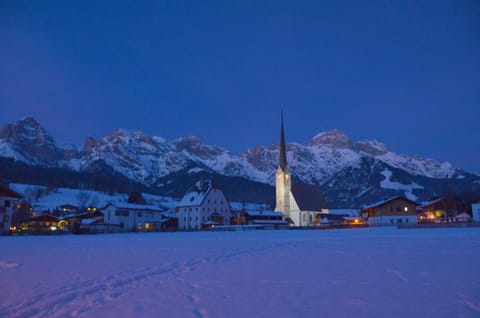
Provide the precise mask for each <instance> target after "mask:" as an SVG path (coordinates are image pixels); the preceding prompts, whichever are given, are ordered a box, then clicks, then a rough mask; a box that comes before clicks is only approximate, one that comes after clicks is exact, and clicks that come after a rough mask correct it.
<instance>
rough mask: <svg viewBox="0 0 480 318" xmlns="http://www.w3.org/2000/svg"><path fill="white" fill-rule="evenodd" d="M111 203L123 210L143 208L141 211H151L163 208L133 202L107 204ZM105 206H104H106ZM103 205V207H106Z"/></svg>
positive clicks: (159, 210)
mask: <svg viewBox="0 0 480 318" xmlns="http://www.w3.org/2000/svg"><path fill="white" fill-rule="evenodd" d="M109 205H112V206H114V207H116V208H119V209H125V210H143V211H152V212H163V209H162V208H160V207H158V206H155V205H143V204H133V203H109V204H107V206H109ZM107 206H106V207H107ZM106 207H105V208H106Z"/></svg>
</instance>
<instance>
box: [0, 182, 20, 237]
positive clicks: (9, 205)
mask: <svg viewBox="0 0 480 318" xmlns="http://www.w3.org/2000/svg"><path fill="white" fill-rule="evenodd" d="M21 198H22V195H21V194H19V193H17V192H15V191H13V190H12V189H10V188H8V187H6V186H4V185H2V184H0V234H6V233H9V232H10V226H11V225H12V215H13V209H14V207H15V205H16V204H17V201H18V200H20V199H21Z"/></svg>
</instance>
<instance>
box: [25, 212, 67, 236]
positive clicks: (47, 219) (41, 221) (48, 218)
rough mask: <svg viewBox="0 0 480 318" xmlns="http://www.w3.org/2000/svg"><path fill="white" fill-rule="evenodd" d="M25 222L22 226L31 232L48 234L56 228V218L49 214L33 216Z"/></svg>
mask: <svg viewBox="0 0 480 318" xmlns="http://www.w3.org/2000/svg"><path fill="white" fill-rule="evenodd" d="M26 223H27V224H26V225H27V226H26V227H25V225H24V226H22V228H23V230H24V231H25V230H26V231H27V232H28V233H31V234H50V233H52V232H56V231H57V229H58V227H57V225H58V218H57V217H56V216H53V215H50V214H41V215H37V216H33V217H31V218H30V219H29V220H28V221H27V222H26Z"/></svg>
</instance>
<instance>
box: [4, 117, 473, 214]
mask: <svg viewBox="0 0 480 318" xmlns="http://www.w3.org/2000/svg"><path fill="white" fill-rule="evenodd" d="M278 152H279V146H278V145H276V144H274V145H270V146H258V145H257V146H254V147H252V148H249V149H246V150H245V151H244V152H243V153H242V154H240V155H238V156H236V155H233V154H232V153H231V152H230V151H228V150H226V149H224V148H221V147H218V146H215V145H208V144H205V143H203V142H202V141H201V140H200V139H199V138H197V137H195V136H193V135H189V136H186V137H182V138H176V139H173V140H170V141H168V140H166V139H165V138H162V137H158V136H153V137H150V136H147V135H145V134H144V133H143V132H141V131H138V130H136V131H128V130H125V129H117V130H115V131H113V132H112V133H110V134H108V135H106V136H104V137H103V138H100V139H94V138H92V137H87V138H86V139H85V144H84V146H83V148H76V149H75V148H72V147H64V146H63V145H62V144H60V143H59V142H58V141H57V140H55V138H54V137H53V136H52V135H51V134H50V133H49V132H48V131H47V130H46V129H45V128H43V127H42V126H41V124H40V123H38V122H37V121H36V120H35V119H34V118H32V117H26V118H23V119H21V120H18V121H16V122H14V123H11V124H7V125H4V126H2V127H0V156H2V157H11V158H14V159H15V160H18V161H21V162H24V163H26V164H29V165H34V166H45V167H58V168H65V169H71V170H73V171H76V172H82V171H89V169H90V168H91V167H92V166H93V167H95V166H98V162H101V163H102V164H105V165H106V166H109V167H111V169H112V170H113V171H114V172H115V173H118V174H120V175H123V176H125V177H126V178H128V179H130V180H132V181H134V182H136V183H140V184H143V185H144V186H146V187H152V186H155V184H156V183H158V180H160V179H162V180H166V179H168V178H169V176H173V175H175V174H176V175H178V173H181V174H187V175H188V174H192V175H194V174H196V173H199V172H200V171H203V172H211V173H215V174H218V175H222V176H226V177H235V178H244V179H247V180H251V181H253V182H260V183H266V184H269V185H274V176H275V171H276V169H277V166H278ZM287 160H288V163H289V166H290V170H291V171H292V173H293V176H294V178H295V179H297V180H298V181H301V182H305V183H310V184H317V185H320V186H322V188H324V191H325V192H326V193H330V194H329V195H327V199H328V197H330V198H335V199H334V200H333V201H335V205H353V204H356V203H358V202H360V201H362V200H361V197H362V196H365V194H366V193H368V191H371V192H372V193H377V194H376V195H370V196H368V197H369V198H370V197H371V199H372V200H373V199H374V197H376V196H380V194H381V193H382V192H383V193H385V194H386V193H390V192H392V191H393V190H395V191H393V192H395V193H397V192H401V193H402V194H403V195H405V196H407V197H409V198H411V199H424V198H426V197H427V196H433V195H439V193H438V192H439V191H440V190H438V189H437V190H433V191H432V190H431V189H430V188H431V187H425V186H423V185H422V184H420V183H418V182H417V179H422V178H427V179H442V180H443V179H445V180H449V182H450V183H452V184H460V183H461V184H462V186H461V187H460V188H462V189H463V188H465V187H467V186H466V185H465V184H466V183H468V182H473V181H475V180H479V179H480V177H478V176H477V175H475V174H472V173H469V172H466V171H463V170H461V169H458V168H455V167H454V166H453V165H452V164H450V163H448V162H444V163H440V162H437V161H436V160H433V159H424V158H420V157H418V156H412V155H404V154H396V153H394V152H392V151H390V150H389V149H388V147H387V146H386V145H384V144H383V143H381V142H379V141H376V140H370V141H358V142H352V140H351V139H350V138H349V137H348V136H347V135H346V134H344V133H343V132H341V131H340V130H337V129H335V130H332V131H327V132H320V133H318V134H317V135H315V136H314V137H313V138H311V139H310V140H309V141H308V142H307V143H306V144H300V143H288V144H287ZM375 167H377V168H375ZM360 170H361V171H360ZM369 170H371V171H375V174H376V176H375V178H373V179H374V180H377V182H376V184H368V182H367V183H365V180H368V178H367V174H368V171H369ZM345 171H351V172H352V173H353V172H355V173H357V174H358V176H363V178H366V179H365V180H364V179H361V178H360V177H358V178H357V179H355V178H353V177H352V175H350V176H349V175H348V174H345V173H343V172H345ZM387 171H390V173H391V175H390V174H389V172H387ZM382 173H383V174H382ZM387 176H390V178H394V179H395V178H398V180H399V181H395V182H396V183H395V182H390V183H389V182H387V181H388V180H390V179H388V180H387ZM399 176H401V177H399ZM183 179H185V177H183ZM349 180H350V181H349ZM462 180H463V182H461V181H462ZM382 181H384V182H383V183H382ZM172 182H173V181H172ZM424 182H425V181H424ZM349 183H350V184H349ZM360 184H362V186H359V185H360ZM411 184H417V185H418V187H416V188H415V189H411V187H409V185H411ZM393 185H398V187H397V188H398V189H395V188H392V187H394V186H393ZM348 188H351V190H350V192H349V191H346V192H345V189H348ZM369 188H371V189H372V190H368V189H369ZM453 188H457V186H453ZM353 189H355V190H353ZM365 191H366V192H365ZM339 193H344V195H343V196H344V198H343V199H342V196H339V195H338V194H339ZM362 193H363V194H362ZM359 198H360V199H359ZM342 202H343V203H342Z"/></svg>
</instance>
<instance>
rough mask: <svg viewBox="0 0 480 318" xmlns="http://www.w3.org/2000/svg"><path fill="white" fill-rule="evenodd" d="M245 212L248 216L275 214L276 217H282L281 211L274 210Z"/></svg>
mask: <svg viewBox="0 0 480 318" xmlns="http://www.w3.org/2000/svg"><path fill="white" fill-rule="evenodd" d="M247 214H248V215H250V216H277V217H283V213H282V212H276V211H247Z"/></svg>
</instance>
